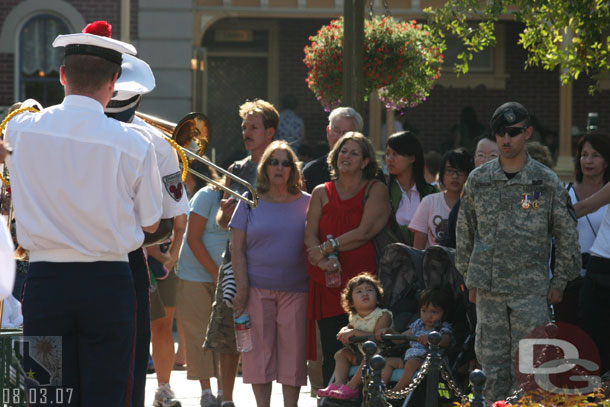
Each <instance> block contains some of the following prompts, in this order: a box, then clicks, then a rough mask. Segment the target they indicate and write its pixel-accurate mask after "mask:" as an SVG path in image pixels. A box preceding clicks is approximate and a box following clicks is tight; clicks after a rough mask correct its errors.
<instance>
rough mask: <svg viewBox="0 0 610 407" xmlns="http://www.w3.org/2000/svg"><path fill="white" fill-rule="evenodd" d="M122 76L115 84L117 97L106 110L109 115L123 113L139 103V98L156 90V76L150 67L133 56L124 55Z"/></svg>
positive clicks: (113, 98)
mask: <svg viewBox="0 0 610 407" xmlns="http://www.w3.org/2000/svg"><path fill="white" fill-rule="evenodd" d="M121 70H122V73H121V76H120V77H119V79H118V80H117V81H116V83H115V84H114V91H115V92H116V95H114V96H113V97H112V99H111V100H110V103H108V105H107V106H106V108H105V109H104V111H105V112H107V113H116V112H121V111H123V110H126V109H128V108H130V107H131V106H132V105H133V104H135V103H137V102H138V101H139V98H137V96H140V95H144V94H146V93H149V92H151V91H152V90H153V89H154V88H155V76H154V75H153V72H152V69H150V66H149V65H148V64H147V63H146V62H144V61H142V60H141V59H139V58H136V57H134V56H132V55H123V63H122V64H121Z"/></svg>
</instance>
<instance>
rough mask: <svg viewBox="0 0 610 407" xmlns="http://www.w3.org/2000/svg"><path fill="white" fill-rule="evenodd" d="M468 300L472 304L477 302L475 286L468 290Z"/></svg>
mask: <svg viewBox="0 0 610 407" xmlns="http://www.w3.org/2000/svg"><path fill="white" fill-rule="evenodd" d="M468 301H470V302H471V303H473V304H476V303H477V289H476V288H471V289H469V290H468Z"/></svg>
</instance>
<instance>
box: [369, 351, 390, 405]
mask: <svg viewBox="0 0 610 407" xmlns="http://www.w3.org/2000/svg"><path fill="white" fill-rule="evenodd" d="M384 367H385V358H384V357H383V356H381V355H375V356H373V357H372V358H371V361H370V368H371V369H372V371H373V380H371V382H370V384H369V389H368V406H369V407H386V406H388V405H389V404H388V401H387V400H386V397H385V384H384V383H383V380H382V379H381V372H382V371H383V368H384Z"/></svg>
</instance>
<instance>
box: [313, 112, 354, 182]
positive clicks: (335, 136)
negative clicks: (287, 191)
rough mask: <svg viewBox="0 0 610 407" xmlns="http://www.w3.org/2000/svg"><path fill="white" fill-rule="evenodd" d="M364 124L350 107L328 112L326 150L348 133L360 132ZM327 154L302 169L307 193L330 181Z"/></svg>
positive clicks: (330, 148)
mask: <svg viewBox="0 0 610 407" xmlns="http://www.w3.org/2000/svg"><path fill="white" fill-rule="evenodd" d="M363 126H364V122H363V121H362V116H360V114H359V113H358V112H357V111H356V110H354V109H353V108H351V107H338V108H336V109H334V110H333V111H332V112H330V115H329V116H328V126H326V140H327V141H328V148H329V150H332V149H333V147H334V146H335V143H336V142H337V141H338V140H339V139H340V138H341V136H343V135H344V134H345V133H347V132H349V131H360V132H361V131H362V127H363ZM327 158H328V154H324V156H322V157H320V158H318V159H316V160H313V161H311V162H309V163H307V165H306V166H305V168H303V177H304V178H305V185H306V187H307V192H309V193H311V191H313V189H314V188H315V187H317V186H318V185H320V184H323V183H325V182H328V181H330V172H329V171H328V163H327V162H326V160H327Z"/></svg>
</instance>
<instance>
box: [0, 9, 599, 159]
mask: <svg viewBox="0 0 610 407" xmlns="http://www.w3.org/2000/svg"><path fill="white" fill-rule="evenodd" d="M125 2H127V4H128V6H129V10H130V29H129V32H130V41H131V42H133V43H134V44H135V45H136V47H137V48H138V49H139V51H140V53H139V56H140V57H141V58H143V59H144V60H146V61H147V62H149V64H150V65H151V67H152V68H153V71H154V72H155V76H156V78H157V89H155V91H154V92H152V93H151V94H150V95H147V96H146V97H145V100H144V103H143V106H142V110H143V111H145V112H147V113H152V114H155V115H158V116H161V117H163V118H165V119H168V120H171V121H177V120H179V119H180V117H182V116H183V115H184V114H186V113H187V112H188V111H189V110H195V109H196V110H201V111H203V112H204V113H206V114H208V115H209V116H210V120H211V122H212V128H213V132H212V137H213V140H212V146H215V148H216V157H217V158H218V159H217V161H218V162H219V163H221V164H222V163H223V161H226V160H229V159H230V157H232V156H238V155H240V154H241V155H243V150H242V149H241V140H240V134H239V123H240V120H239V117H238V116H237V106H238V104H239V103H241V102H243V100H242V99H245V97H251V96H249V95H251V94H252V92H254V89H260V86H263V85H261V84H260V83H249V82H248V80H247V79H248V78H247V77H246V78H242V77H231V76H226V77H225V78H224V80H225V81H226V82H227V85H226V86H229V87H231V86H233V89H230V90H231V91H232V92H233V93H234V94H235V96H234V97H233V99H231V100H230V101H229V100H228V99H226V98H225V99H223V96H224V93H226V92H224V91H223V89H222V87H219V86H220V85H221V84H220V83H219V81H220V77H219V76H218V75H217V76H216V77H214V75H212V74H211V73H213V72H214V71H213V69H212V67H213V66H214V64H210V63H211V62H213V63H219V61H220V62H221V63H222V62H223V61H224V63H225V65H224V66H232V65H231V61H235V62H236V63H237V61H243V60H244V58H250V60H252V58H254V59H256V58H260V60H257V61H259V62H260V61H263V60H264V62H261V64H260V66H261V67H263V68H261V69H263V70H265V69H266V72H262V73H260V72H257V74H260V77H261V78H262V79H263V80H264V83H265V84H264V86H266V88H265V90H264V91H261V92H260V96H259V95H257V94H254V95H253V96H255V97H256V96H258V97H262V98H267V99H268V100H270V101H272V102H273V103H275V104H276V105H278V106H279V101H280V97H281V96H282V95H284V94H287V93H292V94H294V95H296V96H297V97H298V99H299V107H298V109H297V110H298V113H299V114H300V115H301V116H302V118H303V119H304V120H305V123H306V134H307V137H308V139H309V140H310V141H311V142H324V140H325V136H324V128H325V126H326V123H327V116H328V113H326V112H324V110H323V108H322V106H321V105H320V104H319V103H318V101H317V100H316V99H315V97H314V96H313V94H312V93H311V92H310V91H309V89H308V88H307V84H306V83H305V76H306V67H305V65H304V64H303V62H302V60H303V57H304V54H303V48H304V46H305V45H307V44H308V37H309V36H310V35H313V34H315V33H316V31H317V30H318V29H319V28H320V27H321V26H322V25H323V24H326V23H328V22H329V21H330V19H332V18H335V17H337V16H339V15H341V14H342V11H343V8H342V4H343V1H340V0H315V1H314V0H291V1H289V0H285V1H280V0H247V1H246V0H174V1H172V2H167V1H162V0H129V1H127V0H95V1H94V0H4V1H2V2H1V4H0V106H8V105H10V104H12V103H13V102H15V101H16V100H18V99H19V97H20V96H19V92H16V91H15V89H16V86H17V84H18V83H19V82H18V79H17V78H16V75H18V71H19V62H18V60H17V59H18V58H19V57H18V52H17V51H16V49H17V45H16V44H18V36H19V33H20V31H19V30H20V29H21V27H22V26H23V24H25V22H26V21H27V20H28V19H29V18H31V17H32V16H35V15H36V14H44V13H47V14H52V15H55V16H58V17H60V18H62V19H63V20H64V21H65V22H66V24H67V25H68V26H69V28H70V30H73V31H77V30H80V29H82V27H81V26H80V25H78V24H81V23H82V24H84V23H88V22H90V21H93V20H97V19H105V20H107V21H108V22H110V24H112V25H113V33H114V37H115V38H119V33H120V29H121V7H122V6H124V4H125ZM407 3H409V4H407ZM388 4H389V5H390V8H392V11H393V15H394V16H396V17H399V18H400V17H403V18H409V19H411V18H421V16H422V14H421V6H419V1H414V0H413V1H406V0H405V1H399V2H396V1H394V2H392V1H389V2H388ZM376 7H377V9H376V11H378V12H381V10H379V9H378V8H379V6H376ZM401 7H402V8H401ZM418 7H419V8H418ZM66 10H67V11H66ZM70 10H71V11H70ZM70 13H72V15H73V16H72V18H70V15H69V14H70ZM66 15H67V16H66ZM77 25H78V26H77ZM500 26H501V33H502V35H501V36H499V37H498V44H497V46H496V47H495V49H493V50H492V53H493V55H494V56H493V58H494V59H493V60H494V67H493V72H488V73H481V72H479V73H469V74H467V75H464V76H461V77H459V78H456V77H455V75H454V74H453V73H451V72H449V71H446V72H445V73H444V74H443V76H442V77H441V80H439V82H438V85H437V86H436V87H435V88H434V90H433V91H432V93H431V95H430V97H429V98H428V100H427V101H426V102H425V103H423V104H422V105H420V106H418V107H416V108H413V109H409V110H408V111H406V112H405V115H404V116H402V117H399V118H400V119H404V120H406V121H407V122H408V123H409V125H410V126H412V127H413V128H416V129H418V130H419V135H420V138H421V140H422V143H423V145H424V147H425V148H426V149H432V148H437V149H438V148H439V146H443V145H445V146H448V145H450V144H451V140H450V139H451V137H452V136H451V132H450V129H451V127H452V126H454V125H456V124H458V123H459V120H460V113H461V111H462V109H463V108H464V107H465V106H472V107H473V108H474V110H475V112H476V114H477V117H478V120H479V121H480V122H481V123H482V124H484V125H485V124H487V122H488V120H489V118H490V116H491V114H492V113H493V110H494V109H495V108H496V107H497V106H498V105H500V104H501V103H503V102H504V101H507V100H519V101H521V102H522V103H523V104H524V105H525V106H527V107H528V108H529V109H530V111H531V113H532V114H533V115H535V116H536V118H537V120H538V122H539V123H540V125H541V126H542V127H543V128H545V129H547V130H549V132H551V133H556V134H559V133H560V132H561V131H562V123H564V124H563V131H564V132H565V131H566V130H565V123H570V121H571V124H570V126H577V127H578V128H579V129H580V130H584V126H585V122H586V118H587V113H588V112H590V111H595V112H598V113H599V126H600V130H602V131H605V132H609V131H610V103H608V100H609V97H610V86H608V82H607V81H606V82H605V85H604V88H603V90H602V91H601V92H600V93H597V94H596V95H594V96H590V95H589V94H588V85H589V83H590V82H589V81H588V80H586V79H584V80H578V81H576V82H575V83H574V84H573V85H572V88H571V91H572V96H571V99H569V100H568V101H567V102H566V100H565V98H564V99H562V98H561V86H560V84H559V79H558V76H559V75H558V73H557V72H548V71H544V70H542V69H539V68H529V69H527V70H525V69H524V63H525V51H524V50H523V49H522V47H521V46H520V45H518V44H517V40H518V34H519V32H520V30H521V27H520V25H519V24H518V23H515V22H511V21H504V22H502V23H500ZM7 27H9V28H10V29H9V28H7ZM244 27H245V29H250V30H254V31H256V30H266V32H267V34H266V35H267V43H266V44H267V45H266V46H267V48H266V49H263V50H259V51H260V52H258V51H257V52H248V50H247V49H245V50H242V51H243V52H241V53H239V52H233V53H228V52H223V50H216V53H214V52H212V48H209V49H206V47H205V46H204V45H205V42H204V37H205V35H206V33H208V32H210V31H211V30H215V29H221V28H223V29H235V30H239V29H242V28H244ZM49 41H52V38H50V39H49ZM245 45H246V46H247V45H248V44H245ZM232 58H233V59H232ZM240 58H241V59H240ZM206 63H207V64H208V65H206ZM219 66H223V65H222V64H221V65H219ZM253 66H256V65H253ZM198 67H199V68H198ZM223 74H225V75H230V73H228V72H223ZM246 74H252V72H247V73H246ZM233 75H237V76H244V74H243V73H239V70H236V72H235V73H233ZM246 76H247V75H246ZM481 78H482V79H481ZM479 79H480V80H479ZM240 80H243V83H242V82H240ZM256 81H258V79H257V80H255V81H250V82H256ZM490 81H491V82H490ZM238 83H239V84H240V86H241V87H240V88H237V89H236V87H237V85H236V84H238ZM255 85H256V86H259V88H257V87H256V86H255ZM211 90H214V92H213V93H214V94H210V92H211ZM242 94H243V97H241V95H242ZM246 95H248V96H246ZM240 98H241V99H240ZM562 100H563V102H562ZM223 103H225V104H227V105H226V106H220V105H222V104H223ZM562 103H563V104H565V103H571V112H572V113H571V117H569V118H568V119H570V120H567V121H566V119H567V118H566V117H562V115H561V114H560V111H561V104H562ZM221 107H222V109H221ZM368 113H369V112H368V111H366V112H364V116H365V117H368ZM373 126H380V123H374V124H373Z"/></svg>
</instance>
